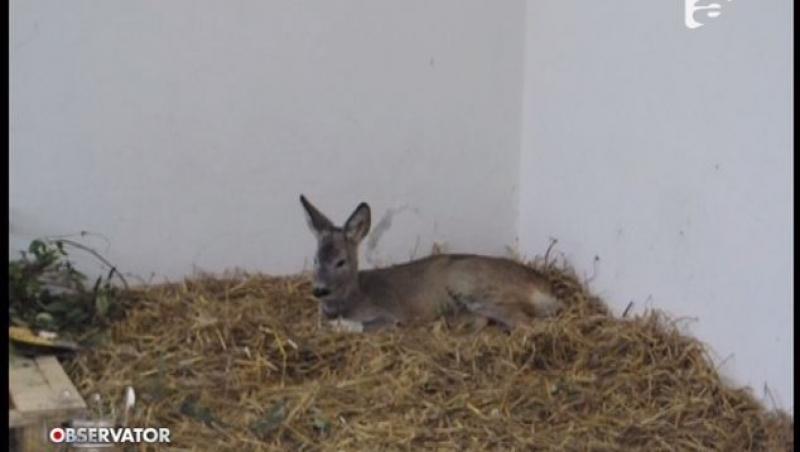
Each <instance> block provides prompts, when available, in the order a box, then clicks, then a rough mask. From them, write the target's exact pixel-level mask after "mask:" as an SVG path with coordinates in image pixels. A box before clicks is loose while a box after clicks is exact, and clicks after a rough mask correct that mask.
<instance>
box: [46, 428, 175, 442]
mask: <svg viewBox="0 0 800 452" xmlns="http://www.w3.org/2000/svg"><path fill="white" fill-rule="evenodd" d="M169 436H170V431H169V429H168V428H142V427H123V428H113V427H77V428H75V427H66V428H61V427H56V428H54V429H52V430H50V434H49V438H50V441H51V442H53V443H68V444H74V445H78V444H85V445H87V446H89V445H92V446H97V445H102V444H108V445H111V444H115V443H129V444H133V443H169V442H170V440H169Z"/></svg>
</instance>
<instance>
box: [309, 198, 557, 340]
mask: <svg viewBox="0 0 800 452" xmlns="http://www.w3.org/2000/svg"><path fill="white" fill-rule="evenodd" d="M300 203H301V204H302V205H303V208H304V210H305V212H306V217H307V220H308V225H309V228H310V229H311V232H313V233H314V235H315V236H316V238H317V252H316V255H315V257H314V272H313V289H312V293H313V295H314V297H315V298H317V299H318V300H319V301H320V304H321V309H322V313H323V314H324V316H325V317H326V318H327V319H328V320H333V319H339V320H345V321H346V322H348V323H349V324H350V325H360V327H359V326H356V329H357V330H360V331H371V330H377V329H380V328H385V327H389V326H395V325H398V324H400V325H403V324H408V323H411V322H414V321H421V322H425V321H431V320H434V319H435V318H437V317H439V316H441V315H442V314H443V313H454V312H467V313H471V314H472V315H474V316H477V318H479V319H481V320H482V321H483V324H484V325H485V324H486V322H488V321H489V320H492V321H495V322H497V323H499V324H500V325H501V326H503V327H504V328H506V329H509V330H510V329H513V328H514V327H516V326H517V325H520V324H521V323H526V322H527V321H528V320H529V319H530V318H531V317H546V316H551V315H554V314H555V313H556V312H557V311H558V310H559V309H560V308H561V307H562V306H563V304H562V302H561V301H560V300H558V299H557V298H556V297H555V296H554V295H553V293H552V290H551V287H550V284H549V283H548V281H547V280H546V279H545V278H544V277H543V276H542V275H541V274H539V273H538V272H536V271H535V270H534V269H532V268H530V267H527V266H524V265H522V264H520V263H517V262H514V261H511V260H508V259H502V258H497V257H488V256H478V255H469V254H440V255H434V256H429V257H426V258H423V259H418V260H414V261H411V262H408V263H405V264H400V265H395V266H391V267H387V268H378V269H373V270H362V271H359V270H358V245H359V243H360V242H361V240H363V239H364V237H366V235H367V232H368V231H369V228H370V208H369V205H367V204H366V203H363V202H362V203H361V204H359V205H358V207H356V209H355V211H354V212H353V213H352V214H351V215H350V218H348V219H347V221H346V222H345V224H344V226H343V227H336V226H334V224H333V223H332V222H331V221H330V220H329V219H328V218H327V217H326V216H325V215H323V214H322V212H320V211H319V210H318V209H317V208H316V207H314V206H313V205H312V204H311V203H310V202H309V201H308V200H307V199H306V198H305V196H303V195H300ZM351 328H352V327H351Z"/></svg>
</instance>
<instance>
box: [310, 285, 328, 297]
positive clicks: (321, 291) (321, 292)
mask: <svg viewBox="0 0 800 452" xmlns="http://www.w3.org/2000/svg"><path fill="white" fill-rule="evenodd" d="M311 294H312V295H314V296H315V297H317V298H324V297H327V296H328V295H330V294H331V291H330V290H328V289H326V288H324V287H315V288H313V289H312V290H311Z"/></svg>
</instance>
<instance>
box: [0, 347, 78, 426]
mask: <svg viewBox="0 0 800 452" xmlns="http://www.w3.org/2000/svg"><path fill="white" fill-rule="evenodd" d="M15 361H16V362H15V364H14V365H13V366H12V368H11V371H10V373H9V374H10V375H9V390H10V395H11V402H12V403H13V405H14V408H15V409H16V410H17V411H19V412H21V413H28V412H34V411H45V410H53V411H63V410H81V409H86V403H85V402H84V401H83V398H82V397H81V396H80V394H79V393H78V390H77V389H76V388H75V385H73V384H72V381H70V379H69V377H68V376H67V374H66V373H65V372H64V369H63V368H62V367H61V364H60V363H59V362H58V359H56V358H55V357H54V356H42V357H37V358H36V359H34V360H31V359H28V358H23V359H19V360H15Z"/></svg>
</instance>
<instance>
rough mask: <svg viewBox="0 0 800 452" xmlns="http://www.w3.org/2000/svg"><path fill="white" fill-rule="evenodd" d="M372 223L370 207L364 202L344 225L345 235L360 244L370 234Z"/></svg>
mask: <svg viewBox="0 0 800 452" xmlns="http://www.w3.org/2000/svg"><path fill="white" fill-rule="evenodd" d="M370 221H371V220H370V210H369V205H368V204H367V203H365V202H362V203H361V204H359V205H358V207H356V210H355V211H353V214H352V215H350V218H348V219H347V222H346V223H345V224H344V233H345V235H346V236H347V238H348V239H349V240H352V241H353V242H355V243H358V242H360V241H361V240H363V239H364V237H366V236H367V232H369V226H370Z"/></svg>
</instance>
